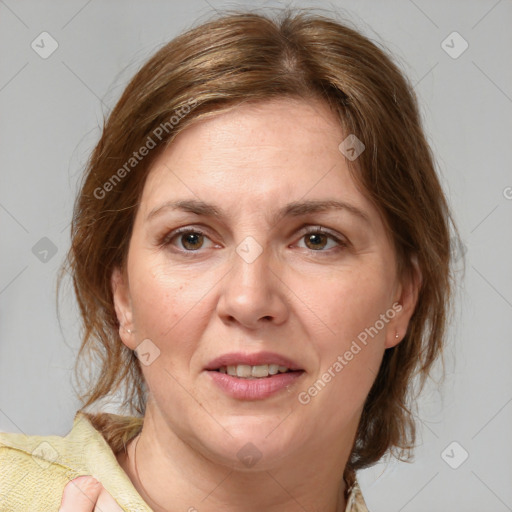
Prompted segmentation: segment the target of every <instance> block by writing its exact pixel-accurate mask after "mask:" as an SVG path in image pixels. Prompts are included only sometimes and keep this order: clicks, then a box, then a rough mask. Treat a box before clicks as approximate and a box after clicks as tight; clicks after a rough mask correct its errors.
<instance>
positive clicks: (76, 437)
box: [0, 412, 368, 512]
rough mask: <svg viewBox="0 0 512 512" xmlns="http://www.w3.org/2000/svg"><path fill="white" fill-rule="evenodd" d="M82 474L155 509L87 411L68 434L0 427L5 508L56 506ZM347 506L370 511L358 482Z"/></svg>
mask: <svg viewBox="0 0 512 512" xmlns="http://www.w3.org/2000/svg"><path fill="white" fill-rule="evenodd" d="M106 416H107V417H109V416H111V417H114V416H116V415H108V414H107V415H106ZM82 475H92V476H93V477H94V478H96V479H97V480H98V481H99V482H101V484H102V485H103V487H104V488H105V489H106V490H107V491H108V492H109V493H110V494H111V495H112V497H113V498H114V499H115V500H116V501H117V503H118V504H119V505H120V506H121V508H122V509H123V510H125V511H127V512H128V511H131V512H135V511H136V512H151V508H150V507H149V506H148V505H147V504H146V503H145V502H144V501H143V499H142V498H141V496H140V495H139V493H138V492H137V491H136V489H135V487H134V486H133V484H132V483H131V480H130V479H129V478H128V476H127V474H126V473H125V472H124V470H123V469H122V468H121V466H120V465H119V464H118V462H117V459H116V457H115V455H114V452H113V451H112V449H111V447H110V446H109V445H108V443H107V441H106V440H105V438H104V437H103V435H102V434H101V432H99V431H98V430H96V429H95V428H94V427H93V425H92V424H91V422H90V421H89V419H88V418H87V416H85V415H84V414H83V413H81V412H78V413H77V414H76V415H75V419H74V422H73V428H72V429H71V431H70V432H69V434H67V435H66V436H65V437H61V436H26V435H24V434H11V433H2V432H0V512H57V511H58V509H59V507H60V503H61V500H62V493H63V492H64V487H65V486H66V485H67V483H68V482H69V481H70V480H72V479H73V478H76V477H78V476H82ZM346 512H368V510H367V508H366V505H365V504H364V500H363V497H362V495H361V492H360V490H359V486H358V485H357V482H356V483H355V484H354V486H353V487H352V490H351V492H350V496H349V500H348V503H347V508H346Z"/></svg>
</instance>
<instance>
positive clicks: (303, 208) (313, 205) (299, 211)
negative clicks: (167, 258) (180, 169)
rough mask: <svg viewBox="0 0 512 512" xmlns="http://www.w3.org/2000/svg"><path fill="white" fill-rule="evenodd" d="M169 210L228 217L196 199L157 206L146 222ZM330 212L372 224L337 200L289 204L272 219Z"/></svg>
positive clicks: (365, 214)
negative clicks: (335, 211)
mask: <svg viewBox="0 0 512 512" xmlns="http://www.w3.org/2000/svg"><path fill="white" fill-rule="evenodd" d="M169 210H171V211H173V210H182V211H185V212H190V213H195V214H196V215H202V216H204V217H216V218H220V219H222V218H225V217H226V214H225V212H224V211H223V210H222V209H221V208H219V207H217V206H215V205H213V204H211V203H205V202H204V201H198V200H195V199H184V200H179V201H167V202H166V203H164V204H162V205H160V206H157V207H156V208H154V209H153V210H151V212H149V214H148V215H147V217H146V222H148V221H149V220H151V219H153V218H154V217H157V216H158V215H160V214H162V213H164V212H166V211H169ZM330 210H345V211H347V212H349V213H351V214H352V215H354V216H355V217H358V218H359V219H360V220H362V221H364V222H365V223H367V224H371V222H370V218H369V216H368V214H367V213H366V212H364V211H363V210H360V209H359V208H357V207H356V206H354V205H352V204H350V203H347V202H345V201H339V200H335V199H324V200H309V201H294V202H292V203H289V204H287V205H286V206H284V207H283V208H281V209H280V210H279V211H278V212H277V213H276V214H274V216H273V217H272V221H273V222H272V223H273V224H274V223H277V222H279V221H280V220H282V219H283V218H285V217H300V216H302V215H307V214H311V213H323V212H328V211H330Z"/></svg>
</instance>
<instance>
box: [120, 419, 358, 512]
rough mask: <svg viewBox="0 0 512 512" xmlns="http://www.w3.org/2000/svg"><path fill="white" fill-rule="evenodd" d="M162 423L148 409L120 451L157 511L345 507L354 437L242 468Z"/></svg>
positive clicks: (283, 511) (339, 511) (282, 511)
mask: <svg viewBox="0 0 512 512" xmlns="http://www.w3.org/2000/svg"><path fill="white" fill-rule="evenodd" d="M162 422H163V418H161V417H160V416H159V415H158V414H155V413H154V412H150V411H148V410H146V417H145V421H144V427H143V429H142V432H141V433H140V434H139V436H137V438H134V439H133V440H132V441H131V442H130V443H129V444H128V449H127V452H126V453H124V452H123V453H122V454H120V455H119V456H118V461H119V463H120V465H121V467H122V468H123V469H124V471H125V472H126V473H127V475H128V476H129V478H130V479H131V481H132V482H133V485H134V486H135V488H136V489H137V491H138V493H139V494H140V495H141V497H142V498H143V499H144V501H146V503H148V505H150V506H151V508H152V509H153V510H154V512H176V511H183V510H186V511H190V512H210V511H217V510H220V509H222V510H223V511H225V512H235V511H237V512H239V511H241V510H243V511H244V512H256V511H258V512H259V511H260V510H265V511H268V512H274V511H278V510H279V512H292V511H293V512H296V511H298V510H323V511H329V512H344V510H345V507H346V503H345V497H344V494H345V483H344V481H343V478H342V477H343V474H342V473H343V470H342V468H344V467H345V464H346V462H347V460H348V456H349V453H350V447H351V445H352V442H351V441H352V439H351V438H350V439H348V441H349V442H346V443H344V446H345V448H342V447H341V446H340V448H338V449H333V447H334V446H335V445H334V443H330V444H329V446H328V448H326V447H325V446H324V447H323V449H322V447H320V446H319V445H311V446H309V447H302V448H301V449H300V450H299V453H297V454H296V455H292V456H290V457H287V458H285V459H286V460H281V461H280V462H279V463H276V465H275V466H272V467H267V468H264V469H261V470H260V471H255V470H254V469H252V470H250V471H239V470H235V469H232V468H230V467H229V466H226V465H223V464H219V463H215V462H213V461H212V460H210V459H208V458H206V457H205V456H204V455H202V454H201V453H199V451H198V450H196V449H194V447H192V446H191V445H190V444H188V443H187V442H186V441H185V442H184V441H183V440H181V439H180V438H179V437H178V436H177V435H175V434H173V432H172V431H171V430H170V429H169V428H168V427H166V425H165V424H163V423H162ZM162 432H165V436H162ZM158 433H159V435H158ZM337 441H338V440H337ZM134 448H136V452H135V450H134ZM135 461H136V465H135ZM340 468H341V469H340ZM162 475H165V477H163V476H162ZM166 504H172V506H168V505H166Z"/></svg>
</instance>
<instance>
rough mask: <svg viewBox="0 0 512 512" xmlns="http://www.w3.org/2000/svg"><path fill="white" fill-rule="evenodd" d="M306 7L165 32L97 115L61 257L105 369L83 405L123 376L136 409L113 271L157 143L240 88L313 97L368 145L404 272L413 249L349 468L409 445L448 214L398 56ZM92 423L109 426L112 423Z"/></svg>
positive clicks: (431, 356) (432, 327)
mask: <svg viewBox="0 0 512 512" xmlns="http://www.w3.org/2000/svg"><path fill="white" fill-rule="evenodd" d="M308 11H309V10H301V11H295V12H293V11H290V10H285V11H284V13H283V14H282V15H281V17H277V18H275V19H271V18H269V17H267V16H262V15H259V14H254V13H248V12H234V13H226V14H224V15H222V16H220V17H216V18H215V19H213V20H210V21H208V22H207V23H205V24H202V25H201V26H198V27H196V28H193V29H191V30H189V31H187V32H185V33H183V34H182V35H180V36H178V37H176V38H175V39H174V40H172V41H171V42H169V43H168V44H166V45H165V46H163V47H162V48H161V49H160V50H159V51H157V52H156V53H155V54H154V56H152V57H151V58H150V59H149V61H148V62H147V63H146V64H145V65H144V66H143V67H142V68H141V69H140V70H139V71H138V72H137V74H136V75H135V76H134V77H133V79H132V80H131V82H130V83H129V84H128V86H127V87H126V89H125V91H124V93H123V94H122V96H121V98H120V100H119V101H118V103H117V105H116V106H115V108H114V109H113V111H112V112H111V114H110V116H109V117H108V120H107V121H106V122H105V123H104V127H103V133H102V135H101V138H100V140H99V142H98V144H97V146H96V148H95V149H94V151H93V153H92V155H91V158H90V161H89V163H88V168H87V172H86V175H85V178H84V181H83V183H82V187H81V191H80V194H79V196H78V198H77V201H76V204H75V210H74V217H73V222H72V228H71V231H72V244H71V249H70V251H69V255H68V268H69V272H70V274H71V275H72V278H73V284H74V289H75V292H76V296H77V300H78V304H79V307H80V311H81V315H82V318H83V322H84V332H83V340H82V345H81V347H80V351H79V354H78V358H77V366H76V370H77V374H78V367H79V363H80V362H82V363H83V362H84V361H85V365H86V366H87V367H88V368H89V369H90V368H91V363H90V358H88V357H86V356H91V355H95V356H96V357H97V358H98V360H99V370H100V371H99V372H98V374H97V375H95V376H94V377H93V378H91V379H90V381H89V382H87V385H86V392H85V393H84V394H82V395H81V396H80V398H81V400H82V403H83V407H82V409H85V408H86V407H88V406H90V405H92V404H95V403H96V402H97V401H98V400H100V399H102V398H104V397H106V396H107V395H108V394H109V393H113V392H115V391H117V390H124V392H125V397H126V402H125V403H127V404H128V405H129V407H130V411H131V413H132V414H135V415H137V416H139V417H140V416H143V414H144V411H145V400H146V395H145V385H144V381H143V377H142V373H141V370H140V366H139V361H138V360H137V357H136V355H135V354H134V352H132V351H130V350H129V349H128V348H127V347H126V346H125V345H124V344H123V343H122V342H121V340H120V337H119V333H118V329H119V324H118V321H117V318H116V314H115V311H114V306H113V298H112V291H111V285H110V277H111V274H112V271H113V269H114V268H115V267H116V266H119V267H122V266H123V265H124V263H125V258H126V256H127V249H128V244H129V240H130V234H131V230H132V226H133V222H134V216H135V214H136V209H137V204H138V201H139V198H140V195H141V192H142V189H143V186H144V183H145V179H146V176H147V173H148V170H149V169H150V167H151V164H152V162H153V161H154V159H155V158H156V157H157V155H158V154H159V152H160V151H162V150H163V148H164V147H165V146H166V145H167V144H169V143H170V142H171V141H172V140H173V138H174V137H175V136H176V135H177V134H178V133H179V132H180V131H182V130H183V129H185V128H186V127H187V126H189V125H190V124H191V123H192V122H194V123H195V122H198V121H200V120H201V119H204V118H205V117H207V116H209V115H212V114H213V115H214V114H215V113H216V112H219V111H221V110H222V109H226V108H232V107H233V106H236V105H237V104H240V103H242V102H247V101H268V100H271V99H273V98H279V97H296V98H301V99H303V100H305V101H307V100H310V99H313V98H315V99H320V100H321V101H323V102H324V103H325V104H326V105H328V106H329V107H330V109H331V110H332V112H334V114H335V115H336V116H337V118H339V121H340V123H341V125H342V127H343V128H344V131H345V133H346V134H356V136H357V137H358V138H359V139H360V140H361V141H363V143H364V144H365V146H366V150H365V151H364V152H363V153H362V154H361V155H360V156H359V158H358V159H357V165H352V166H351V167H350V171H351V174H352V176H353V178H354V179H355V180H356V182H357V183H359V184H360V186H361V187H362V190H363V191H364V193H366V194H367V196H368V197H369V199H370V200H371V201H372V203H373V204H374V205H375V206H376V207H377V209H378V211H379V212H380V213H381V215H382V216H383V218H384V220H385V223H386V226H387V229H388V230H389V235H390V237H391V239H392V240H393V243H394V246H395V250H396V255H397V265H398V272H399V275H400V276H405V275H406V273H407V272H411V269H412V266H411V258H412V257H413V256H414V257H417V261H418V265H419V268H420V270H421V273H422V283H421V288H420V291H419V297H418V303H417V306H416V309H415V311H414V314H413V316H412V318H411V320H410V322H409V327H408V331H407V333H406V334H405V337H404V338H403V340H402V341H401V343H399V344H398V345H397V346H396V347H394V348H390V349H388V350H386V352H385V355H384V358H383V361H382V365H381V367H380V371H379V373H378V375H377V377H376V380H375V383H374V385H373V387H372V389H371V391H370V393H369V395H368V398H367V400H366V402H365V405H364V410H363V413H362V417H361V421H360V424H359V428H358V431H357V435H356V439H355V443H354V446H353V450H352V454H351V457H350V459H349V463H348V465H347V468H346V474H349V473H350V474H353V471H355V470H357V469H360V468H364V467H367V466H369V465H371V464H373V463H375V462H376V461H378V460H379V459H380V458H381V457H382V456H383V455H384V454H385V453H386V452H387V451H388V450H392V451H394V452H395V454H396V455H397V456H400V457H403V456H404V455H410V453H409V452H410V449H411V448H412V446H413V443H414V440H415V428H414V425H415V423H414V418H413V413H412V411H411V410H410V408H409V407H410V406H409V404H410V398H411V397H410V391H411V389H412V383H413V380H414V379H413V378H414V377H415V376H419V377H420V379H419V380H420V382H421V386H423V384H424V382H425V379H426V377H427V376H428V373H429V371H430V370H431V367H432V364H433V363H434V361H435V360H436V358H437V357H438V355H439V354H440V352H441V349H442V345H443V340H444V335H445V326H446V322H447V315H448V312H449V310H450V300H451V295H452V289H453V285H452V282H451V281H452V277H453V276H452V274H451V267H450V249H451V247H450V222H451V220H452V216H451V213H450V211H449V207H448V205H447V202H446V200H445V196H444V194H443V191H442V188H441V186H440V183H439V181H438V177H437V176H436V172H435V168H434V163H433V158H432V155H431V151H430V148H429V146H428V144H427V142H426V140H425V136H424V133H423V130H422V127H421V121H420V117H419V113H418V108H417V104H416V98H415V96H414V93H413V90H412V87H411V86H410V84H409V83H408V81H407V80H406V79H405V78H404V76H403V75H402V73H401V72H400V70H399V68H398V67H397V66H396V65H395V64H394V63H393V62H392V61H391V59H390V58H389V57H388V56H387V55H386V53H385V52H384V51H383V50H381V49H380V48H379V47H378V46H377V45H376V44H374V43H372V42H371V41H370V40H369V39H367V38H366V37H364V36H362V35H361V34H359V33H358V32H357V31H355V30H353V29H351V28H349V27H347V26H346V25H345V24H344V23H340V22H339V21H337V20H334V19H331V18H329V17H324V16H322V15H318V14H315V13H311V12H308ZM156 134H159V136H157V135H156ZM150 139H151V141H152V142H151V143H150V142H149V141H150ZM340 142H341V141H340ZM153 145H154V147H152V148H151V149H150V150H149V151H147V152H144V153H146V155H145V156H143V157H142V156H141V155H140V154H139V152H140V153H142V152H143V151H142V150H140V148H142V147H144V146H146V147H147V148H148V147H149V146H153ZM134 152H137V155H138V156H137V157H134V156H133V154H134ZM139 156H141V157H140V159H139ZM132 158H135V160H131V159H132ZM132 164H133V165H132ZM123 169H124V170H123ZM452 226H453V227H454V228H455V226H454V223H453V222H452ZM456 232H457V231H456V228H455V233H456ZM90 417H91V418H96V417H95V416H93V415H91V416H90ZM136 422H138V424H140V422H141V419H140V418H139V419H138V420H136ZM97 424H98V425H100V426H101V425H102V430H103V431H104V433H105V435H106V437H107V438H109V439H115V438H116V436H117V434H116V432H117V433H118V432H119V428H113V429H111V430H109V428H108V427H106V426H105V424H101V420H97Z"/></svg>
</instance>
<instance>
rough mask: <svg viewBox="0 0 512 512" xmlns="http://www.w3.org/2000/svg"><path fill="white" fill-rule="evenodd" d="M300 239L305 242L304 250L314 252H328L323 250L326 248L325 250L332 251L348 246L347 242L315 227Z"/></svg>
mask: <svg viewBox="0 0 512 512" xmlns="http://www.w3.org/2000/svg"><path fill="white" fill-rule="evenodd" d="M302 239H304V241H305V245H306V248H307V249H311V250H312V251H315V252H328V251H327V250H323V249H326V247H327V249H332V248H336V247H337V248H343V247H347V246H348V243H347V242H345V241H343V240H341V239H340V238H338V237H337V236H336V235H334V234H333V233H331V232H329V231H327V230H325V229H324V228H321V227H316V228H314V229H310V230H308V231H307V232H305V233H303V234H302V236H301V240H302ZM329 242H331V246H330V247H328V245H329Z"/></svg>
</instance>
